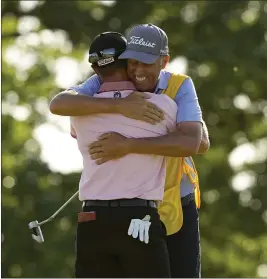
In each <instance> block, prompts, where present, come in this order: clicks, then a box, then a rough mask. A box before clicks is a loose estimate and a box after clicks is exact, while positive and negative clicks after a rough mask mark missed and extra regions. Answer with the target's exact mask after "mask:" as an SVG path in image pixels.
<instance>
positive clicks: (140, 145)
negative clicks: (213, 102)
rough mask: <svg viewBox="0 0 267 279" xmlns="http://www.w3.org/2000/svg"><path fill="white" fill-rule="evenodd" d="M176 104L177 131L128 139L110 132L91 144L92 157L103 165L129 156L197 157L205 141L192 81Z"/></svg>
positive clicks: (182, 89) (186, 85)
mask: <svg viewBox="0 0 267 279" xmlns="http://www.w3.org/2000/svg"><path fill="white" fill-rule="evenodd" d="M175 101H176V103H177V105H178V113H177V119H176V122H177V129H176V131H175V132H171V133H169V134H167V135H165V136H160V137H150V138H126V137H124V136H122V135H120V134H118V133H106V134H103V135H102V136H101V137H100V138H99V140H98V141H95V142H94V143H92V144H90V146H89V153H90V155H91V158H92V159H93V160H96V163H97V164H103V163H105V162H107V161H110V160H113V159H118V158H121V157H123V156H125V155H126V154H129V153H137V154H149V155H161V156H169V157H188V156H192V155H195V154H197V152H198V150H199V146H200V142H201V138H202V113H201V109H200V106H199V104H198V99H197V95H196V92H195V88H194V85H193V82H192V80H191V79H190V78H188V79H187V80H185V81H184V83H183V84H182V86H181V87H180V89H179V91H178V93H177V97H176V98H175Z"/></svg>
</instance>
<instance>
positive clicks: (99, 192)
mask: <svg viewBox="0 0 267 279" xmlns="http://www.w3.org/2000/svg"><path fill="white" fill-rule="evenodd" d="M134 89H135V88H134V85H133V84H132V83H131V82H109V83H104V84H103V85H102V86H101V87H100V90H99V93H98V94H95V95H94V97H96V98H125V97H127V96H128V95H129V94H130V93H132V92H133V90H134ZM146 94H148V95H151V98H150V99H149V102H152V103H155V104H156V105H157V106H159V107H160V108H161V109H162V110H163V111H164V113H165V120H163V121H161V122H160V123H158V124H157V125H151V124H149V123H146V122H143V121H139V120H134V119H130V118H127V117H125V116H123V115H120V114H94V115H90V116H79V117H78V116H77V117H71V125H72V134H73V136H75V137H76V138H77V143H78V148H79V150H80V152H81V154H82V157H83V172H82V176H81V179H80V183H79V199H80V200H81V201H84V200H113V199H122V198H128V199H131V198H140V199H146V200H157V201H161V200H162V198H163V193H164V183H165V174H166V166H165V158H164V157H163V156H157V155H139V154H128V155H126V156H124V157H122V158H121V159H118V160H113V161H109V162H107V163H104V164H102V165H96V163H95V161H94V160H91V158H90V155H89V153H88V145H89V144H90V143H92V142H94V141H96V140H97V139H98V137H99V136H101V135H102V134H103V133H106V132H111V131H112V132H117V133H120V134H122V135H123V136H126V137H129V138H138V137H142V138H144V137H157V136H162V135H166V134H167V133H168V132H170V131H175V128H176V114H177V105H176V103H175V102H174V101H173V100H172V99H171V98H169V97H168V96H166V95H164V94H159V95H157V94H154V93H146Z"/></svg>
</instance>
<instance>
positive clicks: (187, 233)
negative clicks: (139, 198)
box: [167, 201, 201, 278]
mask: <svg viewBox="0 0 267 279" xmlns="http://www.w3.org/2000/svg"><path fill="white" fill-rule="evenodd" d="M183 217H184V221H183V226H182V228H181V229H180V230H179V231H178V232H177V233H175V234H172V235H170V236H167V247H168V252H169V259H170V265H171V276H172V278H199V277H200V268H201V265H200V235H199V216H198V210H197V208H196V205H195V202H194V201H191V202H190V203H189V204H188V205H186V206H183Z"/></svg>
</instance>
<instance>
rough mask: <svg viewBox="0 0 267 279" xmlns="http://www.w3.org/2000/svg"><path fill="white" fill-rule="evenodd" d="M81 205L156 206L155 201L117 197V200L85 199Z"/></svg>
mask: <svg viewBox="0 0 267 279" xmlns="http://www.w3.org/2000/svg"><path fill="white" fill-rule="evenodd" d="M83 206H106V207H127V206H144V207H152V208H157V203H156V202H155V201H148V200H142V199H119V200H87V201H84V202H83Z"/></svg>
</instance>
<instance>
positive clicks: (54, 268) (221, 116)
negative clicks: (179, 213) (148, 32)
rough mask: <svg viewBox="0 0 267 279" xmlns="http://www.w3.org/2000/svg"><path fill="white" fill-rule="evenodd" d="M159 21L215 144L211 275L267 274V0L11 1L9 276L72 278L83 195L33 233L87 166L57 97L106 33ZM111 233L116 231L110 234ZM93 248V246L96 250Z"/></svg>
mask: <svg viewBox="0 0 267 279" xmlns="http://www.w3.org/2000/svg"><path fill="white" fill-rule="evenodd" d="M138 23H154V24H156V25H158V26H159V27H161V28H162V29H164V30H165V31H166V33H167V35H168V37H169V46H170V53H171V58H172V59H171V63H170V64H169V66H168V68H169V70H171V71H173V72H180V73H186V74H187V75H189V76H191V77H192V79H193V81H194V83H195V86H196V90H197V93H198V96H199V102H200V105H201V107H202V109H203V116H204V119H205V121H206V123H207V126H208V129H209V132H210V140H211V149H210V150H209V152H208V153H207V154H205V155H204V156H203V155H201V156H196V157H195V158H194V159H195V161H196V165H197V169H198V172H199V176H200V185H201V191H202V207H201V209H200V231H201V244H202V276H203V277H237V278H238V277H239V278H240V277H267V170H266V160H267V1H240V2H234V1H173V2H172V1H146V2H144V1H142V2H141V1H139V2H138V1H135V2H131V1H53V2H52V1H8V2H7V1H2V84H1V85H2V277H13V278H14V277H24V278H26V277H28V278H29V277H35V278H36V277H43V278H48V277H54V278H55V277H73V266H74V252H75V244H74V243H75V230H76V219H77V212H78V211H79V210H80V202H79V201H78V200H75V201H73V202H72V203H71V204H70V205H69V206H68V207H67V208H66V209H65V210H64V211H63V212H62V213H60V215H59V216H58V217H57V218H56V219H55V220H54V221H53V222H52V223H48V224H46V225H45V226H44V227H43V233H44V237H45V242H44V243H43V244H38V243H36V242H35V241H34V240H32V239H31V234H30V231H29V229H28V223H29V222H30V221H32V220H36V219H38V220H39V221H42V220H43V219H46V218H47V217H49V216H50V215H52V214H53V213H54V212H55V211H56V210H57V209H58V208H59V207H60V206H61V205H62V204H63V203H64V202H65V201H66V200H67V199H68V198H69V197H70V196H71V195H72V194H73V193H74V192H75V191H76V190H77V187H78V181H79V178H80V172H81V167H82V160H81V156H80V154H79V152H78V149H77V147H76V142H75V140H74V139H72V138H71V137H70V135H69V118H68V117H57V116H53V115H51V113H49V110H48V104H49V101H50V100H51V98H52V97H53V96H55V95H56V94H57V93H58V92H60V91H61V90H62V89H65V88H68V87H69V86H72V85H75V84H77V83H80V82H82V81H83V80H85V79H87V78H88V77H89V76H90V75H91V74H92V72H91V68H90V65H89V63H87V58H88V54H87V53H88V47H89V45H90V43H91V41H92V39H93V38H94V36H96V35H97V34H98V33H100V32H104V31H111V30H113V31H118V32H121V33H123V34H125V33H126V32H127V30H128V29H129V28H130V27H131V26H132V25H135V24H138ZM107 233H108V232H107ZM89 252H90V251H89Z"/></svg>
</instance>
